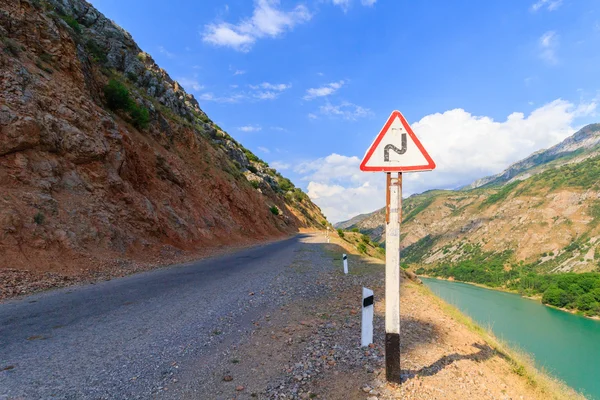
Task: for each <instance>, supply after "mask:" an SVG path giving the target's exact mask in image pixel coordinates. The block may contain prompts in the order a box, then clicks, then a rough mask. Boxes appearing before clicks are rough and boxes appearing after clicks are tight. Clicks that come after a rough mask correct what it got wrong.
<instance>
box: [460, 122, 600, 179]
mask: <svg viewBox="0 0 600 400" xmlns="http://www.w3.org/2000/svg"><path fill="white" fill-rule="evenodd" d="M599 145H600V124H590V125H587V126H585V127H584V128H582V129H581V130H579V131H578V132H577V133H575V134H574V135H572V136H569V137H568V138H567V139H565V140H564V141H562V142H560V143H559V144H557V145H556V146H553V147H551V148H549V149H547V150H539V151H537V152H535V153H533V154H532V155H530V156H529V157H527V158H525V159H523V160H521V161H518V162H516V163H514V164H512V165H511V166H509V167H508V168H507V169H505V170H504V171H503V172H501V173H499V174H497V175H492V176H488V177H485V178H481V179H478V180H476V181H475V182H473V183H471V184H470V185H467V186H465V187H464V188H463V189H474V188H478V187H482V186H493V185H501V184H504V183H506V182H509V181H511V180H512V179H515V178H516V179H521V180H522V179H524V178H526V177H529V176H531V175H533V174H535V173H537V172H541V171H543V170H544V168H543V167H544V166H546V165H548V164H550V163H551V162H553V161H555V162H556V163H557V164H558V163H561V161H562V163H565V162H568V161H569V160H571V159H573V158H574V157H576V156H585V155H587V156H590V157H591V156H593V155H596V154H600V147H599Z"/></svg>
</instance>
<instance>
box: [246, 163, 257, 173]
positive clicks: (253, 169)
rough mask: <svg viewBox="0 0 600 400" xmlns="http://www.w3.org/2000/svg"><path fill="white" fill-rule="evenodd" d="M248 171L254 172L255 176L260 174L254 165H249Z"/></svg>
mask: <svg viewBox="0 0 600 400" xmlns="http://www.w3.org/2000/svg"><path fill="white" fill-rule="evenodd" d="M248 171H250V172H252V173H253V174H255V173H257V172H258V169H256V167H255V166H254V165H248Z"/></svg>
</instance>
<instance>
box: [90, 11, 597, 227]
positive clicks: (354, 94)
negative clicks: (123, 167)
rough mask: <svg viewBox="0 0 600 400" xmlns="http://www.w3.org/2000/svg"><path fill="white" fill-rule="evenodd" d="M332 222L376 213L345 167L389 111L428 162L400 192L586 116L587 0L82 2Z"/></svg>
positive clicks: (548, 140) (528, 144)
mask: <svg viewBox="0 0 600 400" xmlns="http://www.w3.org/2000/svg"><path fill="white" fill-rule="evenodd" d="M92 3H93V4H94V6H96V7H97V8H98V9H99V10H100V11H102V12H103V13H104V14H106V15H107V16H108V17H109V18H111V19H113V20H114V21H115V22H117V23H118V24H119V25H121V26H122V27H123V28H125V29H126V30H127V31H129V32H130V33H131V34H132V35H133V37H134V39H135V40H136V41H137V42H138V44H139V45H140V47H141V48H142V49H143V50H145V51H146V52H148V53H150V54H151V55H152V56H153V57H154V59H155V60H156V61H157V63H158V64H159V65H160V66H161V67H162V68H164V69H165V70H166V71H167V72H168V73H169V74H170V75H171V77H173V78H174V79H176V80H178V81H179V82H181V83H182V85H183V86H184V87H185V88H186V90H187V91H188V92H190V93H192V94H194V95H195V97H196V98H197V99H198V101H199V103H200V106H201V107H202V109H203V110H204V111H206V112H207V113H208V115H209V116H210V117H211V118H212V119H213V120H214V121H215V122H217V123H218V124H219V125H220V126H221V127H222V128H223V129H225V130H226V131H228V132H229V133H230V134H231V135H232V136H234V137H235V138H236V139H238V140H239V141H241V142H242V143H243V144H244V145H245V146H246V147H248V148H250V149H252V150H253V151H254V152H255V153H256V154H257V155H258V156H260V157H261V158H263V159H264V160H265V161H267V162H269V163H270V164H272V165H274V166H275V167H278V169H279V170H280V171H281V172H282V173H283V174H284V175H286V176H288V177H290V178H291V179H292V180H293V181H294V182H295V183H296V185H297V186H300V187H302V188H303V189H305V190H306V191H307V192H308V194H309V195H310V196H311V198H313V200H314V201H315V202H316V203H317V204H319V205H320V206H321V207H322V208H323V210H324V212H325V213H326V215H327V216H328V217H329V219H330V220H332V221H339V220H342V219H346V218H349V217H351V216H353V215H355V214H357V213H363V212H369V211H373V210H374V209H376V208H379V207H381V206H383V204H384V202H385V200H384V195H383V193H384V185H383V183H384V177H383V175H382V174H380V173H379V174H377V173H363V172H360V171H359V170H358V164H359V163H360V159H361V158H362V156H363V155H364V152H365V151H366V149H367V147H368V146H369V145H370V143H371V142H372V140H373V138H374V137H375V136H376V134H377V133H378V132H379V130H380V129H381V127H382V125H383V124H384V123H385V121H386V119H387V117H388V116H389V114H390V112H391V111H392V110H394V109H398V110H400V111H401V112H402V113H403V114H404V116H405V117H406V119H407V120H408V121H409V123H411V125H412V127H413V130H414V131H415V133H416V134H417V136H419V138H420V139H421V141H422V142H423V144H424V145H425V147H426V148H427V149H428V150H429V152H430V154H431V155H432V157H433V158H434V160H435V161H436V163H437V164H438V168H437V170H436V171H434V172H427V173H414V174H410V175H409V176H407V177H406V180H405V182H406V183H405V188H404V190H405V194H406V195H409V194H412V193H418V192H421V191H424V190H427V189H431V188H455V187H457V186H460V185H463V184H466V183H469V182H471V181H472V180H474V179H477V178H480V177H482V176H485V175H489V174H492V173H497V172H500V171H501V170H503V169H504V168H505V167H506V166H508V165H509V164H510V163H511V162H514V161H517V160H519V159H521V158H523V157H525V156H527V155H528V154H530V153H531V152H533V151H536V150H539V149H540V148H546V147H549V146H551V145H553V144H556V143H558V142H559V141H560V140H562V139H564V138H565V137H567V136H568V135H570V134H572V133H573V132H574V131H575V130H576V129H577V128H579V127H581V126H582V125H584V124H586V123H589V122H595V121H598V119H599V118H598V117H597V106H596V102H597V99H598V95H599V93H600V92H599V91H600V74H599V73H598V71H599V70H600V51H599V50H600V3H599V2H598V1H596V0H529V1H525V0H519V1H516V0H514V1H510V0H496V1H492V0H490V1H477V2H475V1H468V0H464V1H459V0H457V1H451V2H450V1H445V0H437V1H435V0H429V1H419V2H416V1H405V0H403V1H400V0H394V1H392V0H387V1H385V0H313V1H311V0H306V1H304V2H302V1H296V0H281V1H277V0H256V1H251V0H244V1H242V0H232V1H226V2H223V1H210V0H204V1H192V0H178V1H172V2H170V3H169V4H168V6H167V7H165V3H164V2H163V1H157V0H144V1H142V0H128V1H127V2H124V1H122V0H118V1H117V0H92Z"/></svg>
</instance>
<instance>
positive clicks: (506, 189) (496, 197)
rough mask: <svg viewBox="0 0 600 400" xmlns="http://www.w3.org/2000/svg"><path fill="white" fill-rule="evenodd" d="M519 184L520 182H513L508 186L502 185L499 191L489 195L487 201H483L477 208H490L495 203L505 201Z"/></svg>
mask: <svg viewBox="0 0 600 400" xmlns="http://www.w3.org/2000/svg"><path fill="white" fill-rule="evenodd" d="M520 183H521V181H514V182H511V183H509V184H508V185H504V186H503V187H502V188H501V189H500V190H499V191H497V192H496V193H494V194H492V195H490V196H489V197H488V198H487V199H485V201H484V202H483V203H481V205H480V206H479V207H480V208H484V207H488V206H491V205H492V204H496V203H498V202H500V201H502V200H504V199H506V198H507V197H508V195H510V194H511V193H512V191H513V189H515V188H516V187H517V186H518V185H519V184H520Z"/></svg>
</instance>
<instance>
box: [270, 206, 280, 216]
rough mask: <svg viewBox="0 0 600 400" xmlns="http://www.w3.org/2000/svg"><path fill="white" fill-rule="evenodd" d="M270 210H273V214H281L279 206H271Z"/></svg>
mask: <svg viewBox="0 0 600 400" xmlns="http://www.w3.org/2000/svg"><path fill="white" fill-rule="evenodd" d="M269 210H271V212H272V213H273V215H279V208H278V207H277V206H271V208H269Z"/></svg>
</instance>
